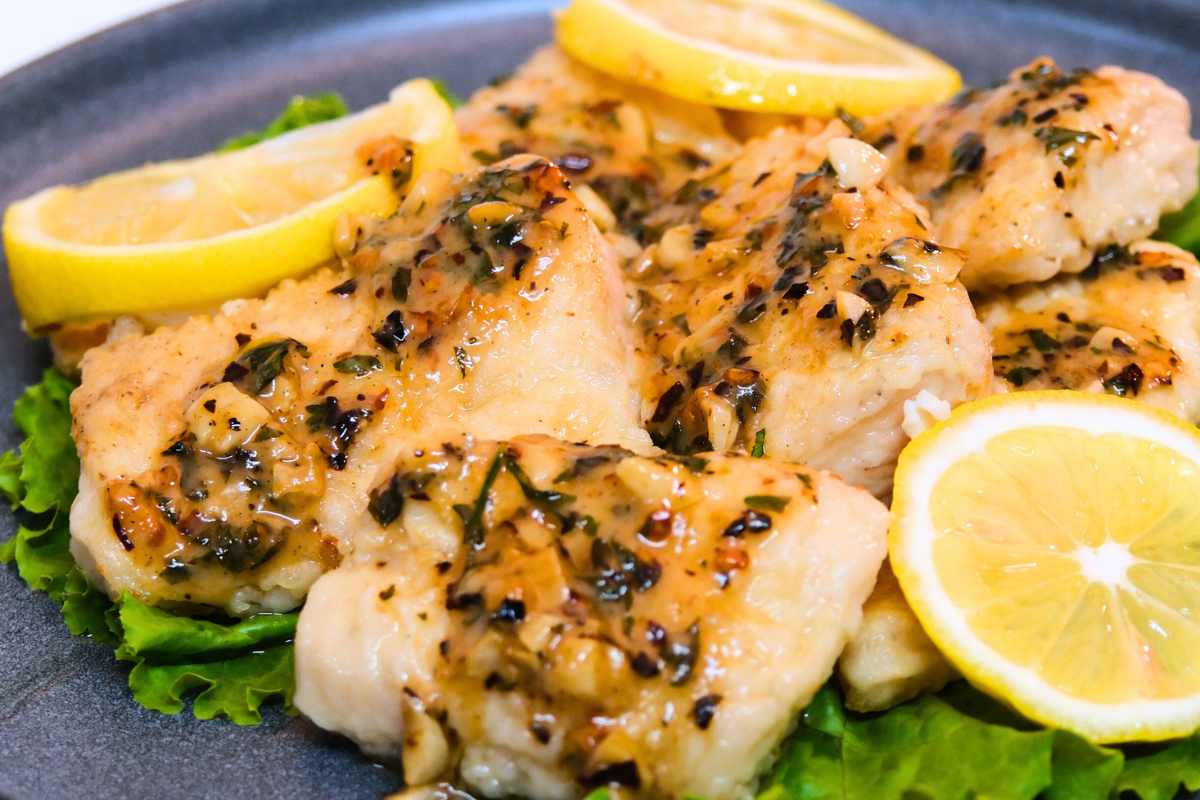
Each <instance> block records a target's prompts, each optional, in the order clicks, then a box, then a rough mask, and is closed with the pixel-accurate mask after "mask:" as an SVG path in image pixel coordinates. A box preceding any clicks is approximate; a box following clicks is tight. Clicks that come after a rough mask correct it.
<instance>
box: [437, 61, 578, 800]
mask: <svg viewBox="0 0 1200 800" xmlns="http://www.w3.org/2000/svg"><path fill="white" fill-rule="evenodd" d="M429 82H430V83H432V84H433V88H434V89H437V93H438V94H440V95H441V96H442V99H443V100H445V101H446V105H448V106H450V107H451V108H459V107H460V106H462V104H463V99H462V98H461V97H459V96H458V95H456V94H455V93H454V92H452V91H450V87H449V86H447V85H446V82H445V81H443V80H442V79H441V78H430V79H429ZM597 791H601V790H599V789H598V790H597Z"/></svg>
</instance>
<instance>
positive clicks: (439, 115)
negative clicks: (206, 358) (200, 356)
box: [4, 80, 462, 332]
mask: <svg viewBox="0 0 1200 800" xmlns="http://www.w3.org/2000/svg"><path fill="white" fill-rule="evenodd" d="M386 137H395V139H394V141H396V142H400V141H403V142H411V143H412V144H413V145H415V147H414V148H413V154H412V160H411V163H407V164H406V165H405V170H406V171H407V170H408V169H409V168H411V172H412V175H413V177H415V176H416V175H419V174H421V173H422V172H426V171H428V170H430V169H435V168H442V169H447V170H450V171H458V170H461V167H462V156H461V152H460V148H459V143H458V132H457V129H456V128H455V125H454V117H453V115H452V113H451V111H450V108H449V106H447V105H446V102H445V101H444V100H443V99H442V98H441V97H440V96H439V95H438V93H437V91H436V89H434V87H433V86H432V84H430V83H429V82H428V81H424V80H415V81H409V82H408V83H406V84H404V85H402V86H400V87H398V88H397V89H396V90H395V91H394V92H393V93H392V96H391V98H390V99H389V101H388V102H386V103H383V104H380V105H378V106H374V107H372V108H369V109H366V110H365V111H362V112H359V113H358V114H353V115H351V116H348V117H343V118H341V119H337V120H332V121H330V122H324V123H320V124H317V125H312V126H309V127H306V128H301V129H299V130H296V131H293V132H291V133H288V134H285V135H283V136H279V137H277V138H275V139H270V140H267V141H265V142H262V143H260V144H257V145H254V146H252V147H249V148H246V149H244V150H239V151H235V152H230V153H218V154H213V155H206V156H201V157H199V158H193V159H188V160H184V161H172V162H167V163H162V164H151V165H147V166H145V167H141V168H139V169H134V170H130V171H128V172H121V173H117V174H114V175H109V176H106V177H103V178H99V179H97V180H95V181H92V182H90V183H87V184H84V185H82V186H59V187H54V188H51V189H46V190H44V191H42V192H39V193H37V194H35V195H33V196H32V197H30V198H28V199H26V200H23V201H20V202H18V203H15V204H14V205H12V206H10V207H9V209H8V211H7V212H6V213H5V217H4V246H5V253H6V255H7V257H8V266H9V275H10V277H11V279H12V284H13V293H14V294H15V296H16V299H17V305H18V307H19V308H20V310H21V314H22V316H23V317H24V319H25V324H26V326H27V328H28V329H29V330H30V331H31V332H37V331H39V329H44V328H45V327H46V326H48V325H51V324H53V323H57V322H64V321H73V320H80V319H87V318H93V317H106V316H115V315H119V314H129V313H138V312H153V311H170V310H177V309H202V308H209V307H212V306H215V305H217V304H219V303H221V302H223V301H225V300H228V299H230V298H234V297H248V296H253V295H256V294H259V293H261V292H263V291H265V290H266V289H268V288H270V287H271V286H273V285H275V284H276V283H278V282H279V281H280V280H281V279H283V278H285V277H289V276H294V275H298V274H301V273H303V272H305V271H306V270H308V269H311V268H312V267H313V266H315V265H317V264H319V263H321V262H322V261H324V260H326V259H328V258H331V257H332V256H333V254H334V251H333V228H334V223H335V221H336V219H337V218H338V217H339V216H340V215H341V214H342V213H346V212H349V213H354V214H373V215H377V216H386V215H388V214H391V213H393V212H394V211H395V210H396V208H397V206H398V198H397V192H396V189H397V188H401V189H402V188H403V187H402V186H397V185H396V184H397V177H398V176H397V175H395V174H391V173H390V172H389V173H388V174H372V169H371V168H370V167H368V166H367V165H366V164H365V162H364V159H363V155H362V153H361V152H359V150H360V148H361V147H363V146H364V144H366V143H369V142H371V141H373V140H378V141H381V142H386V141H389V140H388V139H387V138H386ZM403 177H404V176H403V175H400V176H399V178H400V179H402V178H403Z"/></svg>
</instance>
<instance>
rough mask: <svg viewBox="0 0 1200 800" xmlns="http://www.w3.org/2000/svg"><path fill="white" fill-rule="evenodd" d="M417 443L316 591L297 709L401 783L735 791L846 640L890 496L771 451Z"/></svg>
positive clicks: (502, 789)
mask: <svg viewBox="0 0 1200 800" xmlns="http://www.w3.org/2000/svg"><path fill="white" fill-rule="evenodd" d="M432 442H433V443H432V444H430V445H428V446H418V447H417V448H416V449H414V450H406V451H405V453H404V454H403V455H402V456H401V457H400V458H399V459H398V460H397V462H396V466H395V472H394V473H392V474H386V473H384V474H383V475H381V478H380V480H379V481H378V482H377V485H376V487H375V488H374V490H373V491H372V493H371V513H372V516H373V519H374V522H375V523H376V526H375V531H374V533H373V534H371V535H367V534H364V535H363V536H362V537H360V539H359V545H360V546H359V547H358V549H356V551H355V552H354V553H353V554H352V555H350V556H348V558H347V562H346V563H344V564H343V565H342V566H341V567H340V568H339V569H337V570H335V571H333V572H331V573H329V574H327V575H326V576H324V577H323V578H322V579H321V580H320V581H318V582H317V584H316V585H315V586H314V587H313V589H312V592H311V594H310V596H309V599H308V602H307V604H306V605H305V607H304V610H303V612H302V613H301V618H300V629H299V631H298V635H297V641H296V658H297V678H298V691H297V695H296V703H297V705H298V707H299V708H300V709H301V710H302V711H303V712H304V713H305V714H307V715H309V716H310V717H312V718H313V720H314V721H316V722H317V724H319V725H321V726H322V727H325V728H329V729H331V730H335V731H339V732H342V733H345V734H347V735H348V736H350V737H351V738H353V739H355V740H356V741H357V742H359V744H361V745H362V746H363V747H364V748H365V749H366V750H367V751H368V752H370V753H373V754H375V755H377V756H381V757H390V758H397V757H398V758H400V759H401V760H402V762H403V766H404V773H405V776H406V779H407V780H408V782H409V783H410V784H417V783H421V782H428V781H433V780H437V779H438V778H444V777H448V776H451V775H454V774H455V771H456V769H457V774H459V775H460V776H461V780H462V781H463V784H464V785H465V788H467V789H469V790H472V791H476V792H479V793H481V794H483V795H485V796H488V797H504V796H513V795H519V796H524V797H530V798H536V799H537V800H542V799H545V800H549V799H550V798H567V797H577V796H580V795H581V794H583V793H584V792H586V790H587V787H588V786H598V785H607V784H610V783H612V784H616V785H619V786H623V787H626V788H628V789H632V790H636V791H637V792H639V793H641V794H643V795H645V796H676V797H679V796H682V795H683V794H684V793H686V792H692V793H695V794H698V795H701V796H703V797H707V798H714V800H726V799H727V798H741V797H746V796H749V794H750V792H751V789H752V782H753V779H754V777H755V776H756V774H757V772H758V771H759V769H761V768H762V767H763V766H764V764H765V762H766V760H767V759H768V758H769V755H770V753H771V752H772V750H773V748H774V747H775V745H776V743H777V742H778V741H779V738H780V737H781V736H782V735H783V734H784V732H785V731H786V730H787V727H788V725H789V724H790V722H791V719H792V717H793V715H794V714H795V712H796V711H798V710H799V709H800V708H801V707H803V706H804V705H805V704H806V703H807V702H808V700H809V699H810V698H811V697H812V695H813V693H814V692H815V691H816V689H817V688H819V687H820V685H821V684H822V683H823V682H824V681H825V680H826V679H827V678H828V676H829V674H830V671H831V669H832V667H833V663H834V660H835V659H836V658H837V656H838V653H839V652H840V651H841V649H842V647H843V646H844V644H845V642H846V640H847V638H848V637H849V635H850V634H851V633H852V632H853V631H854V630H855V629H856V628H857V626H858V623H859V620H860V618H861V607H862V602H863V600H864V599H865V598H866V596H867V594H868V593H869V592H870V590H871V586H872V584H873V583H874V580H875V575H876V572H877V571H878V569H879V564H880V562H881V561H882V559H883V556H884V552H885V543H884V537H885V532H886V527H887V519H888V516H887V511H886V509H885V508H884V507H883V505H882V504H880V503H879V502H878V501H876V500H875V499H873V498H872V497H871V496H870V495H869V494H868V493H867V492H865V491H863V490H861V489H853V488H850V487H847V486H846V485H844V484H843V483H842V482H841V481H839V480H837V479H836V478H833V477H831V476H829V475H827V474H822V473H817V472H813V471H811V470H808V469H805V468H802V467H795V466H791V465H787V464H783V463H781V462H777V461H771V460H767V459H753V458H748V457H745V456H740V457H739V456H737V455H711V454H708V455H702V456H664V457H657V458H646V457H640V456H635V455H634V454H632V453H630V452H628V451H626V450H622V449H620V448H617V447H586V446H582V445H569V444H563V443H560V442H555V441H552V440H550V439H548V438H546V437H522V438H519V439H515V440H512V441H509V442H500V443H497V442H476V441H473V440H471V439H470V438H466V439H463V438H455V439H451V440H447V441H444V442H441V443H437V442H438V440H436V439H435V440H432ZM368 540H370V544H368V543H367V542H368Z"/></svg>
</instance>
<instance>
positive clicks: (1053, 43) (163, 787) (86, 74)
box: [0, 0, 1200, 800]
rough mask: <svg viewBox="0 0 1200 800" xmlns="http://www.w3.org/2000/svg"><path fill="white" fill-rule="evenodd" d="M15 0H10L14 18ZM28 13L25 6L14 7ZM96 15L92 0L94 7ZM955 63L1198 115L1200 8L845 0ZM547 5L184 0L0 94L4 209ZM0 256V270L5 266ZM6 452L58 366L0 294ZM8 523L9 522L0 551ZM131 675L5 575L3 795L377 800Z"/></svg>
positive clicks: (304, 738) (985, 77)
mask: <svg viewBox="0 0 1200 800" xmlns="http://www.w3.org/2000/svg"><path fill="white" fill-rule="evenodd" d="M19 1H21V0H6V2H19ZM24 1H25V2H32V1H33V0H24ZM100 1H102V0H100ZM839 1H840V2H841V3H842V5H844V6H846V7H847V8H849V9H850V10H851V11H854V12H856V13H859V14H861V15H863V16H865V17H866V18H868V19H869V20H871V21H872V22H875V23H876V24H878V25H880V26H881V27H883V28H886V29H888V30H890V31H891V32H892V33H895V34H897V35H899V36H901V37H903V38H905V39H908V40H911V41H913V42H916V43H917V44H919V45H921V46H923V47H926V48H928V49H930V50H932V51H933V52H934V53H936V54H937V55H939V56H941V57H942V58H944V59H946V60H947V61H949V62H950V63H952V64H954V65H955V66H957V67H958V68H959V69H960V70H961V71H962V73H963V76H964V79H965V80H966V81H967V82H968V83H973V84H980V85H984V84H988V83H992V82H996V81H1000V80H1002V79H1003V78H1004V77H1005V76H1006V74H1007V73H1008V71H1009V70H1010V69H1012V68H1014V67H1016V66H1018V65H1020V64H1023V63H1025V62H1026V61H1028V60H1030V59H1031V58H1033V57H1035V56H1038V55H1042V54H1048V55H1050V56H1053V57H1054V58H1055V59H1057V60H1058V62H1059V63H1060V64H1062V65H1063V66H1065V67H1077V66H1085V67H1094V66H1098V65H1100V64H1105V63H1114V64H1120V65H1122V66H1126V67H1131V68H1135V69H1140V70H1145V71H1148V72H1152V73H1154V74H1156V75H1159V76H1161V77H1162V78H1163V79H1164V80H1166V81H1167V82H1168V83H1170V84H1171V85H1173V86H1175V87H1176V88H1178V89H1179V90H1180V91H1182V92H1183V93H1184V94H1185V95H1186V96H1187V97H1188V99H1189V100H1190V101H1191V102H1192V105H1193V107H1200V106H1198V103H1197V101H1200V4H1197V3H1196V2H1195V0H1141V2H1138V1H1137V0H1124V1H1121V0H1115V1H1113V2H1103V1H1102V0H1041V1H1040V2H1038V1H1037V0H1028V2H1009V3H1005V2H999V1H998V0H839ZM552 5H554V3H553V2H552V1H551V0H495V1H494V2H470V1H467V0H460V2H445V1H442V2H439V1H438V0H425V1H424V2H421V1H419V0H418V1H415V2H403V0H396V1H395V2H385V0H193V1H192V2H189V3H185V4H183V5H181V6H176V7H174V8H171V9H168V10H166V11H162V12H158V13H155V14H152V15H150V16H146V17H142V18H140V19H137V20H134V21H132V22H129V23H127V24H125V25H122V26H120V27H118V28H114V29H112V30H110V31H107V32H104V33H102V34H99V35H97V36H94V37H91V38H89V39H86V40H84V41H82V42H79V43H78V44H75V45H73V46H71V47H69V48H67V49H65V50H62V51H59V52H58V53H55V54H53V55H51V56H48V57H46V58H44V59H42V60H41V61H38V62H36V63H34V64H32V65H30V66H28V67H25V68H24V69H21V70H19V71H17V72H15V73H13V74H11V75H9V76H7V77H4V78H0V207H3V206H5V205H7V204H8V203H10V202H12V201H13V200H16V199H18V198H20V197H24V196H25V195H28V194H30V193H32V192H34V191H35V190H38V189H41V188H43V187H45V186H50V185H53V184H58V183H73V182H78V181H84V180H87V179H89V178H93V177H95V176H97V175H101V174H103V173H106V172H111V171H113V170H117V169H124V168H127V167H132V166H135V165H138V164H141V163H143V162H146V161H156V160H161V159H167V158H179V157H185V156H193V155H197V154H200V153H203V152H205V151H207V150H210V149H212V147H213V146H214V145H216V144H217V143H219V142H221V141H222V140H223V139H225V138H226V137H228V136H231V135H233V134H236V133H239V132H241V131H243V130H246V129H250V128H256V127H259V126H261V125H262V124H264V123H265V122H266V121H267V120H268V119H270V118H271V117H273V116H274V115H275V114H276V113H277V112H278V111H279V109H281V108H282V107H283V105H284V103H285V102H286V101H287V100H288V98H290V97H291V96H292V95H293V94H296V93H297V92H318V91H324V90H330V89H332V90H336V91H338V92H340V93H341V94H342V95H343V96H344V97H346V99H347V100H348V101H349V103H350V105H351V106H352V107H354V108H361V107H364V106H366V105H369V104H372V103H375V102H379V101H381V100H383V99H384V98H385V97H386V95H387V92H388V89H390V88H391V87H392V86H395V85H396V84H398V83H400V82H402V81H404V80H407V79H408V78H413V77H417V76H436V77H440V78H442V79H443V80H445V81H446V82H447V83H448V84H449V85H450V87H451V88H452V89H453V90H455V91H456V92H457V93H459V94H460V95H464V96H465V95H467V94H469V93H470V92H471V90H473V89H475V88H477V87H479V86H481V85H483V84H484V83H486V82H487V81H488V80H490V79H491V78H493V77H496V76H499V75H502V74H505V73H507V72H509V71H511V70H512V69H513V68H514V67H515V66H517V65H518V64H519V63H520V62H521V61H522V60H524V58H525V57H526V56H527V55H528V54H529V53H530V52H531V51H532V50H533V48H535V47H537V46H538V45H540V44H542V43H544V42H547V41H549V40H550V37H551V20H550V16H549V13H548V12H549V10H550V8H551V6H552ZM0 261H2V258H0ZM0 347H2V348H3V356H2V357H0V419H3V420H4V422H3V423H0V447H3V448H4V449H9V448H11V447H12V446H14V445H16V444H17V442H18V439H19V436H18V432H17V431H16V430H15V429H14V428H13V426H12V425H11V423H9V422H8V421H7V420H8V416H9V411H10V409H11V408H12V403H13V401H14V400H15V399H16V398H17V396H18V395H19V394H20V392H21V390H22V389H23V388H24V387H25V386H26V385H28V384H30V383H32V382H34V381H36V380H37V379H38V376H39V374H40V372H41V370H42V369H43V368H44V367H45V366H46V365H47V364H48V361H49V359H48V354H47V350H46V347H45V346H44V345H43V344H41V343H35V342H31V341H29V340H28V339H27V338H26V337H25V335H24V334H23V333H22V331H21V327H20V319H19V317H18V315H17V311H16V307H15V305H14V303H13V299H12V295H11V293H10V291H9V288H8V282H7V281H6V280H4V281H0ZM14 524H15V523H14V522H13V520H12V517H11V515H10V514H6V513H4V512H3V511H0V527H2V528H3V530H0V537H7V536H8V535H9V534H10V533H11V531H12V529H13V527H14ZM127 670H128V666H127V665H124V664H118V663H117V662H115V661H114V659H113V657H112V651H111V650H110V649H109V648H107V647H104V646H101V645H96V644H91V643H89V642H87V641H84V640H81V639H77V638H74V637H72V636H70V635H69V634H68V632H67V630H66V628H65V627H64V626H63V624H62V622H61V618H60V616H59V613H58V610H57V609H56V608H55V606H54V605H53V603H51V602H50V601H49V600H48V599H47V598H46V597H44V596H43V595H39V594H34V593H33V592H30V591H29V590H28V589H27V588H26V587H25V585H24V584H23V583H21V581H20V580H19V578H17V576H16V573H15V572H14V571H13V570H12V569H0V797H4V798H8V800H33V799H34V798H37V799H38V800H42V799H45V800H57V799H58V798H64V799H65V798H70V800H79V798H104V799H108V798H148V799H154V800H170V799H172V798H188V800H201V798H222V799H224V800H228V799H232V798H238V799H239V800H240V799H241V798H264V799H265V798H279V799H280V800H283V799H286V800H309V798H312V800H317V799H318V798H320V800H334V799H335V798H339V799H340V798H355V799H356V800H357V799H359V798H361V799H362V800H370V799H371V798H377V797H379V796H380V795H383V794H386V793H388V792H390V791H392V790H393V789H394V788H395V786H396V781H397V777H396V775H394V774H393V773H391V772H389V771H388V770H385V769H383V768H380V767H377V766H374V765H372V764H370V763H369V762H368V761H366V760H365V759H363V758H362V757H360V756H359V755H358V752H357V750H356V749H355V748H354V747H353V746H352V745H350V744H349V743H348V742H346V741H344V740H341V739H339V738H337V737H334V736H330V735H328V734H325V733H323V732H322V731H320V730H318V729H316V728H315V727H314V726H313V725H311V724H309V723H307V722H305V721H304V720H301V719H297V718H292V717H286V716H284V715H283V714H282V713H279V711H278V710H277V709H270V710H268V711H267V713H266V715H265V716H266V721H265V722H264V724H262V725H260V726H258V727H255V728H239V727H237V726H235V725H232V724H229V723H227V722H223V721H209V722H201V721H197V720H195V719H193V718H191V717H190V716H189V715H187V714H181V715H179V716H164V715H161V714H155V713H152V712H149V711H146V710H145V709H143V708H141V707H140V706H138V705H137V704H135V703H134V702H133V700H132V699H131V698H130V696H129V692H128V688H127V686H126V674H127Z"/></svg>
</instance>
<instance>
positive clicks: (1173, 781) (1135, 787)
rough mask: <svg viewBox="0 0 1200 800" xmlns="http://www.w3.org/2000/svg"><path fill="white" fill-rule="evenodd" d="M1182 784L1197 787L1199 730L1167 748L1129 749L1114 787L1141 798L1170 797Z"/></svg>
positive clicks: (1199, 786) (1165, 799) (1199, 785)
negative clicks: (1123, 766)
mask: <svg viewBox="0 0 1200 800" xmlns="http://www.w3.org/2000/svg"><path fill="white" fill-rule="evenodd" d="M1181 785H1182V786H1184V787H1186V788H1187V789H1188V790H1189V791H1193V792H1194V791H1196V790H1197V789H1200V733H1197V734H1193V735H1191V736H1189V737H1188V738H1186V739H1181V740H1180V741H1178V742H1175V743H1174V744H1172V745H1170V746H1169V747H1166V748H1155V747H1150V748H1146V747H1130V748H1128V750H1127V752H1126V754H1125V768H1124V769H1123V770H1122V771H1121V775H1120V777H1118V778H1117V782H1116V786H1115V790H1116V793H1122V794H1123V793H1124V792H1134V793H1136V794H1137V795H1138V796H1140V797H1141V798H1142V800H1171V798H1172V797H1174V796H1175V795H1176V794H1178V793H1179V787H1180V786H1181Z"/></svg>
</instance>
